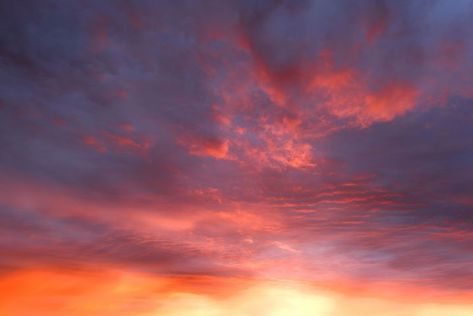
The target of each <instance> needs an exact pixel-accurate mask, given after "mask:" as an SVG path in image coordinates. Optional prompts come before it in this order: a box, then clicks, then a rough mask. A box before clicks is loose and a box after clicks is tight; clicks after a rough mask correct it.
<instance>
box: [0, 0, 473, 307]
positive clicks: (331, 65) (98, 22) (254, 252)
mask: <svg viewBox="0 0 473 316" xmlns="http://www.w3.org/2000/svg"><path fill="white" fill-rule="evenodd" d="M472 74H473V2H472V1H469V0H459V1H427V0H426V1H423V0H418V1H374V0H373V1H371V0H362V1H349V0H347V1H331V0H314V1H310V0H300V1H299V0H297V1H290V0H287V1H286V0H274V1H270V0H267V1H258V0H244V1H210V0H209V1H146V0H144V1H135V2H129V1H92V0H84V1H64V0H61V1H59V0H57V1H56V0H44V1H33V0H31V1H2V2H1V3H0V82H1V84H0V219H1V221H0V234H1V235H2V236H3V237H2V238H0V278H1V277H2V276H3V277H5V278H7V277H9V276H10V275H11V274H13V273H19V271H20V272H21V271H30V270H31V269H53V270H54V269H59V270H60V271H73V272H74V271H76V272H77V271H91V270H93V271H96V270H107V269H112V268H113V269H118V270H126V271H137V272H140V273H147V274H150V275H152V276H153V277H169V276H172V277H189V278H240V279H245V280H246V279H279V278H281V279H302V280H305V281H308V282H309V283H311V284H324V285H327V286H328V287H330V286H332V285H333V284H336V285H337V286H340V284H350V286H351V285H352V284H355V285H359V286H370V285H373V286H374V287H381V285H379V284H387V285H386V286H387V287H389V288H394V287H396V288H398V287H399V288H403V289H405V288H414V287H415V288H417V287H420V288H423V289H426V291H427V290H428V291H431V292H432V293H449V295H452V293H453V295H466V294H471V293H473V278H472V275H473V186H472V185H471V183H472V181H473V139H472V137H471V136H472V135H473V75H472ZM347 286H348V285H347ZM0 289H1V287H0ZM429 293H430V292H429ZM441 295H442V294H441ZM0 301H1V300H0ZM145 309H146V308H144V310H145ZM168 314H169V315H171V314H170V313H168ZM51 315H52V314H51ZM71 315H72V314H71ZM94 315H95V314H94ZM127 315H131V314H130V313H128V314H127ZM140 315H141V314H140ZM176 315H177V314H176ZM179 315H180V314H179ZM209 315H210V314H209ZM216 315H217V314H216ZM278 315H279V314H278ZM304 315H305V314H304ZM321 315H322V314H321ZM324 315H325V314H324ZM327 315H328V314H327ZM373 315H374V314H373ZM409 315H414V314H409ZM415 315H417V314H415ZM419 315H420V314H419ZM452 315H453V314H452ZM455 315H457V314H455ZM458 315H463V314H458ZM465 315H466V314H465Z"/></svg>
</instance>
